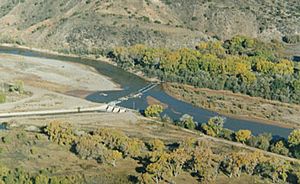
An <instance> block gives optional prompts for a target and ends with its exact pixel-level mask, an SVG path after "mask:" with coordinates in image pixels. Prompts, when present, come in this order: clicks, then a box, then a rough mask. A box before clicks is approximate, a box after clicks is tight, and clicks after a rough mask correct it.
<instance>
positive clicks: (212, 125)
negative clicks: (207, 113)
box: [202, 116, 224, 137]
mask: <svg viewBox="0 0 300 184" xmlns="http://www.w3.org/2000/svg"><path fill="white" fill-rule="evenodd" d="M223 126H224V118H222V117H220V116H216V117H213V118H210V119H209V120H208V123H207V124H203V125H202V129H203V130H204V132H205V133H206V134H207V135H210V136H214V137H215V136H217V135H220V133H221V131H222V129H223Z"/></svg>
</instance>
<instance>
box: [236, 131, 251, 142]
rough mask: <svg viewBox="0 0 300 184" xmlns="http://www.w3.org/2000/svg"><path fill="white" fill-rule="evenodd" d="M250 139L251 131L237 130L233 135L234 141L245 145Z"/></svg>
mask: <svg viewBox="0 0 300 184" xmlns="http://www.w3.org/2000/svg"><path fill="white" fill-rule="evenodd" d="M250 138H251V131H250V130H239V131H237V132H236V133H235V139H236V140H237V141H238V142H241V143H243V144H244V143H245V142H246V141H247V140H249V139H250Z"/></svg>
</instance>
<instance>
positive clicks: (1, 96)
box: [0, 92, 6, 103]
mask: <svg viewBox="0 0 300 184" xmlns="http://www.w3.org/2000/svg"><path fill="white" fill-rule="evenodd" d="M4 102H6V95H5V93H3V92H0V103H4Z"/></svg>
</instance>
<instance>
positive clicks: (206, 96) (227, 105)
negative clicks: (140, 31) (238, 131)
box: [163, 83, 300, 128]
mask: <svg viewBox="0 0 300 184" xmlns="http://www.w3.org/2000/svg"><path fill="white" fill-rule="evenodd" d="M163 88H164V90H165V91H166V92H167V93H168V94H169V95H171V96H173V97H175V98H177V99H180V100H183V101H185V102H187V103H192V104H193V105H195V106H197V107H201V108H205V109H208V110H211V111H214V112H217V113H219V114H221V115H224V116H228V117H232V118H236V119H241V120H256V121H259V122H262V123H265V124H270V125H276V126H280V127H284V128H299V127H300V122H299V117H300V106H299V105H295V104H287V103H282V102H277V101H271V100H266V99H263V98H258V97H250V96H247V95H243V94H236V93H232V92H230V91H224V90H219V91H218V90H210V89H202V88H195V87H193V86H189V85H182V84H175V83H165V84H163Z"/></svg>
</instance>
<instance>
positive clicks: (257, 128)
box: [0, 47, 292, 138]
mask: <svg viewBox="0 0 300 184" xmlns="http://www.w3.org/2000/svg"><path fill="white" fill-rule="evenodd" d="M0 53H8V54H15V55H24V56H31V57H41V58H49V59H58V60H62V61H66V62H76V63H81V64H85V65H89V66H92V67H94V68H95V69H96V70H97V71H98V72H99V73H100V74H102V75H105V76H108V77H109V78H111V80H112V81H113V82H115V83H118V84H119V85H121V87H122V89H123V90H119V91H105V92H103V93H106V94H107V96H104V95H101V93H102V92H101V91H98V92H96V93H93V94H90V95H89V96H87V97H86V99H87V100H89V101H92V102H101V103H103V102H110V101H113V100H116V99H118V98H119V97H123V96H126V95H129V94H131V93H133V92H136V91H138V90H139V89H141V88H143V87H145V86H147V85H148V84H149V83H148V82H147V81H146V80H144V79H142V78H141V77H138V76H136V75H134V74H131V73H129V72H127V71H124V70H122V69H121V68H119V67H116V66H113V65H111V64H108V63H106V62H101V61H95V60H91V59H82V58H74V57H67V56H57V55H53V54H45V53H40V52H36V51H29V50H25V49H16V48H6V47H0ZM147 96H152V97H154V98H156V99H157V100H159V101H161V102H162V103H164V104H167V105H168V108H167V109H166V110H165V111H164V112H163V114H167V115H168V116H170V117H171V118H172V119H175V120H176V119H179V118H180V117H181V116H182V115H183V114H189V115H191V116H193V117H194V120H195V121H197V122H198V123H205V122H207V121H208V119H209V118H211V117H213V116H217V115H218V114H217V113H215V112H212V111H209V110H205V109H202V108H199V107H195V106H194V105H192V104H189V103H185V102H182V101H180V100H177V99H176V98H173V97H171V96H169V95H168V94H167V93H165V92H164V90H162V87H161V86H157V87H155V88H153V89H152V90H150V91H147V92H146V93H144V94H143V95H142V96H141V97H139V98H132V99H129V100H128V101H124V102H122V103H121V104H118V105H120V106H123V107H127V108H131V109H132V108H133V109H136V110H143V109H145V108H146V107H147V106H148V104H147V100H146V97H147ZM223 117H224V116H223ZM225 118H226V121H225V125H224V126H225V128H228V129H231V130H234V131H237V130H240V129H248V130H251V131H252V133H253V134H254V135H257V134H260V133H264V132H268V133H272V135H274V136H281V137H285V138H286V137H287V136H288V135H289V134H290V132H291V131H292V130H291V129H288V128H283V127H279V126H275V125H270V124H264V123H262V122H258V121H249V120H240V119H235V118H231V117H225Z"/></svg>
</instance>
